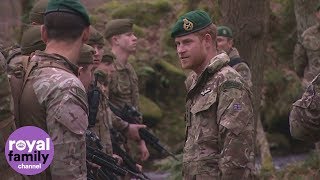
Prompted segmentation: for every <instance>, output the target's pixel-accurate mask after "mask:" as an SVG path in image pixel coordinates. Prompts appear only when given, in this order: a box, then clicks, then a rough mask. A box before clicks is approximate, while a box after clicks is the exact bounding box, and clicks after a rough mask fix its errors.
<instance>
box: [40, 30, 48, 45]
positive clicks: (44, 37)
mask: <svg viewBox="0 0 320 180" xmlns="http://www.w3.org/2000/svg"><path fill="white" fill-rule="evenodd" d="M41 39H42V41H43V42H44V43H45V44H47V43H48V32H47V28H46V27H45V26H44V25H41Z"/></svg>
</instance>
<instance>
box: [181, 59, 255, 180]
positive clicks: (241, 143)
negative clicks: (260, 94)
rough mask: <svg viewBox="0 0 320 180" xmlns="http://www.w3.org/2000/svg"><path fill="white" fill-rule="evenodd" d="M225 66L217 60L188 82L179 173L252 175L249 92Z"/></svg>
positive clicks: (217, 175) (240, 176)
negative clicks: (184, 131)
mask: <svg viewBox="0 0 320 180" xmlns="http://www.w3.org/2000/svg"><path fill="white" fill-rule="evenodd" d="M228 62H229V58H228V56H227V55H226V54H225V53H222V54H219V55H217V56H216V57H214V58H212V59H211V61H210V64H209V65H208V67H207V68H206V69H205V70H204V72H203V73H202V74H201V75H200V76H199V77H197V75H196V74H191V75H190V76H189V77H188V79H187V81H191V83H190V82H186V84H191V86H190V87H189V89H188V94H187V104H186V114H185V120H186V139H185V146H184V155H183V164H184V167H189V168H184V169H183V172H184V173H188V174H191V175H196V174H209V173H211V174H215V175H214V176H215V177H216V178H222V179H248V178H249V177H250V176H251V175H252V174H251V173H252V172H253V170H254V162H253V160H254V152H253V147H254V140H253V139H254V137H253V136H254V127H253V126H254V125H253V124H254V123H253V109H252V102H251V99H250V94H251V92H250V90H249V88H248V87H247V86H246V85H245V83H244V81H243V79H242V77H241V76H240V75H239V74H238V73H237V72H236V71H235V70H234V69H233V68H231V67H230V66H228V65H227V63H228Z"/></svg>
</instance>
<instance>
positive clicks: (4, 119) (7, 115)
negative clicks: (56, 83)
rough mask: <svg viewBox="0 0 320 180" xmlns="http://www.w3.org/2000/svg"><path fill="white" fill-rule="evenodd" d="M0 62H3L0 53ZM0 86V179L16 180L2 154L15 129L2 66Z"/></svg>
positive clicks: (5, 75) (7, 86) (9, 93)
mask: <svg viewBox="0 0 320 180" xmlns="http://www.w3.org/2000/svg"><path fill="white" fill-rule="evenodd" d="M0 61H2V62H4V61H5V59H4V57H3V55H2V54H1V53H0ZM0 84H1V89H0V97H1V98H0V177H1V178H2V179H10V178H12V179H18V177H19V174H18V173H16V172H15V171H14V170H13V169H12V168H11V167H10V166H9V164H8V163H7V160H6V158H5V154H4V150H5V144H6V141H7V139H8V137H9V136H10V135H11V133H12V132H13V131H14V130H15V129H16V126H15V122H14V116H13V100H12V96H11V90H10V85H9V81H8V76H7V73H6V72H5V68H4V66H0Z"/></svg>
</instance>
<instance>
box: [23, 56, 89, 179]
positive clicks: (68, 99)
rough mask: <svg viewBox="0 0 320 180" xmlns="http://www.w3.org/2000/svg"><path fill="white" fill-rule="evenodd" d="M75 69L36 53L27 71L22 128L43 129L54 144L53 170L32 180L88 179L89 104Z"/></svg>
mask: <svg viewBox="0 0 320 180" xmlns="http://www.w3.org/2000/svg"><path fill="white" fill-rule="evenodd" d="M72 65H73V64H71V62H69V61H68V60H67V59H66V58H64V57H62V56H60V55H58V54H46V53H45V52H41V51H36V52H35V55H34V56H33V57H32V58H31V60H30V65H29V66H28V68H27V73H26V77H27V79H26V77H25V80H26V81H25V86H24V88H23V92H22V95H21V100H20V104H19V117H20V118H19V124H20V126H28V125H31V126H38V127H40V128H41V129H43V130H44V131H46V132H47V133H48V134H49V135H50V137H51V139H52V142H53V144H54V158H53V161H52V163H51V165H50V168H48V169H47V170H46V171H45V172H42V173H40V174H38V175H35V176H30V178H31V179H34V178H35V179H36V178H40V179H58V178H59V179H86V178H87V177H86V176H87V168H86V144H85V130H86V129H87V127H88V116H87V113H88V102H87V96H86V93H85V89H84V87H83V85H82V83H81V82H80V80H79V79H78V78H77V77H76V76H75V75H74V72H75V69H74V65H73V66H72ZM31 67H33V68H32V70H31ZM30 70H31V71H30ZM29 71H30V74H28V72H29Z"/></svg>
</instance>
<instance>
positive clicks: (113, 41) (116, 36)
mask: <svg viewBox="0 0 320 180" xmlns="http://www.w3.org/2000/svg"><path fill="white" fill-rule="evenodd" d="M111 42H112V44H113V45H119V41H118V35H115V36H112V37H111Z"/></svg>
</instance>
